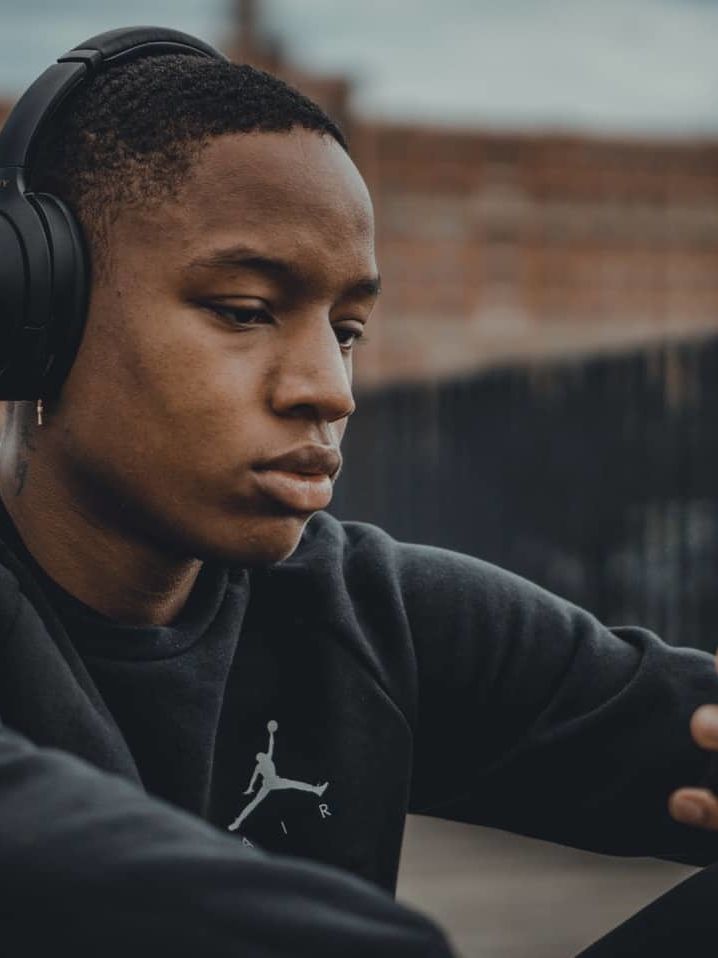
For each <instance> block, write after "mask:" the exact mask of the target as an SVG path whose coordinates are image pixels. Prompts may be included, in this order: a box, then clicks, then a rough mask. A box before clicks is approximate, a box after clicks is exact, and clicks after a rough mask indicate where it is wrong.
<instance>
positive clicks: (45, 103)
mask: <svg viewBox="0 0 718 958" xmlns="http://www.w3.org/2000/svg"><path fill="white" fill-rule="evenodd" d="M171 53H185V54H194V55H195V56H201V57H209V58H212V59H215V60H226V59H227V58H226V57H225V56H224V54H222V53H220V52H219V50H216V49H215V48H214V47H212V46H210V45H209V44H208V43H205V42H204V41H202V40H198V39H197V38H196V37H192V36H190V35H189V34H188V33H181V32H180V31H179V30H166V29H163V28H162V27H128V28H127V29H120V30H109V31H108V32H107V33H99V34H98V35H97V36H94V37H90V39H89V40H85V41H84V42H83V43H78V45H77V46H76V47H74V48H73V49H72V50H69V51H68V52H67V53H65V54H63V56H61V57H58V59H57V63H54V64H52V66H50V67H48V69H47V70H45V72H44V73H42V74H41V75H40V76H39V77H38V78H37V80H35V82H34V83H33V84H32V85H31V86H30V87H28V89H27V90H26V91H25V93H24V94H23V95H22V97H21V98H20V99H19V100H18V102H17V104H16V105H15V107H14V109H13V111H12V113H11V114H10V116H9V117H8V118H7V120H6V121H5V125H4V126H3V128H2V131H1V132H0V168H4V169H8V168H12V167H19V168H20V169H26V168H27V166H28V165H29V163H30V160H31V155H32V147H33V143H34V141H35V140H36V139H37V134H38V132H39V130H40V129H41V128H42V126H44V124H45V123H46V122H48V121H49V119H50V117H51V116H52V114H54V113H55V112H56V111H57V110H58V108H59V107H60V106H61V105H62V103H64V101H65V100H66V99H67V97H68V96H69V95H70V94H71V93H72V91H73V90H74V89H75V87H76V86H78V85H79V84H80V83H81V82H82V81H83V80H84V79H86V78H89V77H91V76H94V75H95V74H96V73H99V72H100V71H101V70H103V69H105V68H106V67H107V66H110V65H114V64H116V63H126V62H129V61H130V60H136V59H139V58H140V57H144V56H163V55H167V54H171Z"/></svg>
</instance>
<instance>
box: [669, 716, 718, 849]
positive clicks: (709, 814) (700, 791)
mask: <svg viewBox="0 0 718 958" xmlns="http://www.w3.org/2000/svg"><path fill="white" fill-rule="evenodd" d="M691 735H692V736H693V739H694V740H695V742H696V745H700V747H701V748H705V749H708V750H709V751H711V752H718V705H701V707H700V708H699V709H696V711H695V712H694V713H693V717H692V718H691ZM668 810H669V812H670V813H671V815H672V816H673V817H674V818H675V819H676V820H677V821H679V822H681V823H682V824H684V825H699V826H700V827H701V828H707V829H710V830H711V831H718V796H716V795H715V793H714V792H711V791H710V790H709V789H707V788H679V789H678V790H677V791H675V792H673V794H672V795H671V796H670V798H669V799H668Z"/></svg>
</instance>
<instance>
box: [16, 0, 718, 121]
mask: <svg viewBox="0 0 718 958" xmlns="http://www.w3.org/2000/svg"><path fill="white" fill-rule="evenodd" d="M260 2H261V0H260ZM262 6H263V11H264V19H265V21H266V22H267V25H268V28H269V30H270V31H271V32H272V34H273V35H275V36H276V37H277V38H278V39H279V40H281V41H282V42H283V43H284V45H285V48H286V49H287V51H288V52H290V53H291V55H292V57H293V58H294V59H295V60H297V61H298V62H299V63H300V64H302V65H303V66H306V67H309V68H311V69H313V70H320V71H321V70H327V71H341V72H344V73H347V74H349V76H350V77H351V78H352V79H353V80H354V81H355V83H356V87H355V98H354V103H355V105H356V107H357V109H358V110H359V111H360V112H361V113H362V114H364V115H367V116H375V117H377V116H378V117H392V118H397V119H405V120H411V121H414V120H419V121H427V122H431V123H437V122H438V123H443V124H448V125H462V126H486V127H494V128H550V129H569V130H570V129H579V130H586V131H594V132H606V133H614V132H615V133H619V134H621V135H627V134H635V135H638V136H641V135H651V134H657V135H661V136H663V135H670V136H695V135H699V136H710V137H717V136H718V56H717V55H716V47H717V45H718V0H441V2H438V0H363V2H361V3H357V2H356V0H353V2H349V0H264V3H263V5H262ZM231 7H232V3H231V0H122V3H118V2H116V0H63V2H62V3H58V2H57V0H23V2H22V3H21V4H18V3H16V2H14V0H13V2H11V0H0V13H1V14H2V17H1V21H0V22H1V23H2V33H1V34H0V93H3V94H6V95H13V94H15V93H16V92H18V91H20V90H22V89H23V88H24V87H25V86H26V85H27V84H29V83H30V82H31V81H32V79H34V77H35V76H36V75H37V74H38V73H40V72H41V71H42V69H43V68H44V67H45V66H47V65H48V64H49V63H50V62H52V61H53V60H54V59H55V58H56V57H57V56H58V55H60V54H61V53H63V52H65V50H67V49H68V48H70V47H72V46H74V45H76V44H77V43H78V42H79V41H81V40H83V39H86V38H87V37H88V36H90V35H92V34H93V33H97V32H99V31H101V30H105V29H110V28H114V27H117V26H126V25H134V24H138V23H153V24H158V25H161V26H171V27H175V28H176V29H180V30H185V31H187V32H189V33H194V34H196V35H198V36H201V37H202V38H203V39H206V40H209V41H210V42H213V43H216V44H218V45H221V41H222V37H223V36H224V35H226V28H227V25H228V23H229V22H230V13H229V11H230V10H231Z"/></svg>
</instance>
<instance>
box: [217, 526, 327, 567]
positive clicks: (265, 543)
mask: <svg viewBox="0 0 718 958" xmlns="http://www.w3.org/2000/svg"><path fill="white" fill-rule="evenodd" d="M312 515H314V513H311V514H310V515H306V514H302V515H297V514H296V513H295V514H292V515H284V516H267V517H262V518H259V517H256V518H254V519H253V520H252V521H251V522H250V523H242V528H239V529H237V527H236V525H234V524H233V523H231V522H228V523H226V524H225V526H224V528H223V530H222V536H221V539H220V541H217V540H215V542H213V543H211V544H209V548H208V549H207V548H203V549H202V554H198V558H200V559H207V560H210V559H211V560H215V561H217V560H219V561H223V562H227V563H231V564H233V565H235V564H236V565H243V566H247V567H248V568H261V567H262V566H270V565H275V564H276V563H277V562H282V561H283V560H284V559H288V558H289V556H291V555H292V553H293V552H294V551H295V550H296V548H297V546H298V545H299V542H300V540H301V538H302V533H303V532H304V527H305V526H306V524H307V522H309V520H310V519H311V517H312Z"/></svg>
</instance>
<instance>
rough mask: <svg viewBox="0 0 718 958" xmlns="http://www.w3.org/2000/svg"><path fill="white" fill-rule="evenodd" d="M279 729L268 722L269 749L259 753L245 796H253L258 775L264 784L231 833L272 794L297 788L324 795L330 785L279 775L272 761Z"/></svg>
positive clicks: (232, 827) (232, 825) (233, 823)
mask: <svg viewBox="0 0 718 958" xmlns="http://www.w3.org/2000/svg"><path fill="white" fill-rule="evenodd" d="M278 728H279V726H278V725H277V723H276V722H275V721H274V719H271V720H270V721H269V722H267V731H268V732H269V748H268V749H267V751H266V752H257V765H256V767H255V769H254V773H253V774H252V780H251V782H250V783H249V786H248V788H247V789H246V790H245V792H244V794H245V795H251V794H252V792H253V791H254V786H255V784H256V781H257V776H258V775H261V776H262V784H261V786H260V789H259V791H258V792H257V794H256V795H255V796H254V798H253V799H252V801H251V802H249V803H248V804H247V805H246V806H245V807H244V808H243V809H242V811H241V812H240V813H239V816H238V817H237V818H235V820H234V821H233V822H232V824H231V825H229V826H228V828H229V831H230V832H236V831H237V829H238V828H239V826H240V825H241V824H242V822H243V821H244V820H245V818H247V816H249V815H251V813H252V812H253V811H254V809H255V808H256V807H257V805H259V803H260V802H262V801H264V799H265V798H266V797H267V795H269V793H270V792H274V791H278V790H279V789H283V788H296V789H298V790H299V791H300V792H314V794H315V795H323V794H324V791H325V789H326V787H327V785H328V784H329V782H324V784H323V785H308V784H307V783H306V782H296V781H294V780H293V779H291V778H282V777H281V775H277V769H276V767H275V765H274V762H273V761H272V755H273V754H274V733H275V732H276V731H277V729H278Z"/></svg>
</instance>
